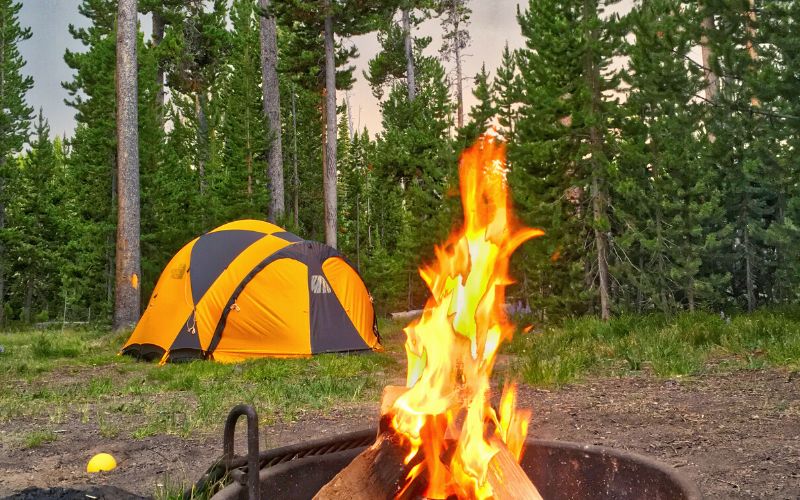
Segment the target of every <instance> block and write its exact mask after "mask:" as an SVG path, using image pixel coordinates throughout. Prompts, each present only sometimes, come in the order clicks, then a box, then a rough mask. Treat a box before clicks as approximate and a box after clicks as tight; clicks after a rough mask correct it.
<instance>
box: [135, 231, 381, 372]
mask: <svg viewBox="0 0 800 500" xmlns="http://www.w3.org/2000/svg"><path fill="white" fill-rule="evenodd" d="M380 348H381V346H380V337H379V335H378V331H377V326H376V321H375V312H374V309H373V307H372V301H371V298H370V295H369V292H368V291H367V288H366V286H365V285H364V282H363V281H362V279H361V277H360V276H359V275H358V272H357V271H356V270H355V269H353V267H352V266H351V265H350V264H349V263H348V262H347V261H346V260H345V259H344V257H342V256H341V255H340V254H339V253H338V252H337V251H336V250H335V249H333V248H331V247H329V246H327V245H323V244H322V243H318V242H314V241H305V240H302V239H301V238H299V237H297V236H295V235H294V234H292V233H289V232H287V231H284V230H283V229H281V228H280V227H278V226H275V225H273V224H270V223H267V222H263V221H257V220H241V221H236V222H231V223H229V224H225V225H223V226H220V227H218V228H216V229H214V230H212V231H210V232H208V233H206V234H204V235H202V236H200V237H199V238H195V239H194V240H192V241H191V242H189V243H188V244H187V245H185V246H184V247H183V248H181V249H180V250H179V251H178V253H176V254H175V256H174V257H173V258H172V260H170V262H169V264H167V266H166V268H165V269H164V271H163V272H162V274H161V276H160V277H159V279H158V283H157V284H156V287H155V289H154V290H153V294H152V296H151V298H150V302H149V303H148V305H147V308H146V309H145V311H144V314H143V315H142V318H141V319H140V320H139V323H138V324H137V325H136V328H135V329H134V331H133V333H132V334H131V336H130V338H129V339H128V341H127V342H126V343H125V345H124V346H123V347H122V354H127V355H131V356H134V357H137V358H141V359H146V360H153V359H160V361H161V363H162V364H163V363H166V362H167V361H178V360H188V359H211V360H215V361H222V362H234V361H241V360H244V359H248V358H258V357H268V356H276V357H289V356H307V355H310V354H318V353H324V352H348V351H366V350H370V349H372V350H378V349H380Z"/></svg>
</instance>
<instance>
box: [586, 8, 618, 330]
mask: <svg viewBox="0 0 800 500" xmlns="http://www.w3.org/2000/svg"><path fill="white" fill-rule="evenodd" d="M596 10H597V5H596V0H594V1H593V0H585V1H584V15H586V16H589V15H595V14H594V13H595V12H596ZM588 35H589V38H590V39H591V40H593V41H594V40H597V33H596V32H595V31H593V30H592V31H590V32H589V33H588ZM592 56H593V54H592V53H591V52H589V51H587V53H586V56H585V58H586V61H585V68H584V71H585V73H586V75H585V78H586V83H587V84H588V86H589V89H590V91H591V94H590V98H591V105H590V106H591V113H592V114H593V115H594V116H595V117H596V116H597V115H598V114H599V113H600V101H601V98H602V96H601V91H600V78H602V76H601V75H600V69H599V68H598V66H597V64H596V63H595V61H594V60H593V59H592ZM602 150H603V138H602V136H601V135H600V131H599V130H598V129H597V126H595V125H591V126H590V127H589V151H590V153H591V155H592V158H591V163H592V216H593V226H594V239H595V245H596V247H597V274H598V278H599V282H600V283H599V285H600V286H599V288H600V290H599V291H600V318H602V319H603V320H604V321H606V320H608V319H609V318H610V317H611V305H610V301H609V293H608V282H609V279H608V235H607V234H606V232H605V229H604V226H605V224H606V223H607V222H606V219H607V216H608V214H607V208H608V193H607V191H606V187H605V176H604V175H603V172H601V168H602V165H601V164H600V161H599V159H598V157H599V156H600V154H601V152H602Z"/></svg>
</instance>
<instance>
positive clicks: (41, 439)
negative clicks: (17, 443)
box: [25, 430, 58, 448]
mask: <svg viewBox="0 0 800 500" xmlns="http://www.w3.org/2000/svg"><path fill="white" fill-rule="evenodd" d="M56 439H58V436H57V435H56V433H55V432H53V431H50V430H44V431H33V432H30V433H28V434H27V435H26V436H25V447H26V448H36V447H37V446H41V445H43V444H45V443H50V442H53V441H55V440H56Z"/></svg>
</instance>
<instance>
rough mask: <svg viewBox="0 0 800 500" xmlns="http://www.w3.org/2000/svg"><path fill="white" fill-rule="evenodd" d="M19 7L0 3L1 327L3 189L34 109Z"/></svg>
mask: <svg viewBox="0 0 800 500" xmlns="http://www.w3.org/2000/svg"><path fill="white" fill-rule="evenodd" d="M21 8H22V4H21V3H16V2H14V1H12V0H0V325H2V324H3V321H4V312H5V302H4V297H5V266H6V256H5V255H4V253H5V239H6V237H5V236H6V235H5V225H6V224H5V218H6V217H5V210H6V204H7V203H8V201H9V199H10V197H11V196H12V193H10V192H8V190H7V189H6V184H7V183H8V180H9V179H8V177H9V171H10V169H11V168H12V167H11V165H10V163H11V162H13V160H12V159H11V157H12V156H13V155H15V154H17V153H18V152H19V151H20V150H21V149H22V146H23V145H24V144H25V142H26V141H27V140H28V132H29V127H30V119H31V114H32V113H33V108H31V107H30V106H28V104H27V103H26V101H25V94H26V93H27V92H28V90H30V89H31V88H32V87H33V79H32V78H31V77H29V76H25V75H23V74H22V68H23V67H24V66H25V61H24V60H23V59H22V56H21V55H20V53H19V44H20V42H23V41H25V40H27V39H29V38H30V37H31V36H32V33H31V30H30V29H29V28H23V27H22V26H20V24H19V11H20V9H21Z"/></svg>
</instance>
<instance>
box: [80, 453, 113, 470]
mask: <svg viewBox="0 0 800 500" xmlns="http://www.w3.org/2000/svg"><path fill="white" fill-rule="evenodd" d="M116 466H117V461H116V460H114V457H112V456H111V455H109V454H108V453H98V454H97V455H95V456H93V457H92V459H91V460H89V463H88V464H86V472H103V471H109V470H112V469H114V468H116Z"/></svg>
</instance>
